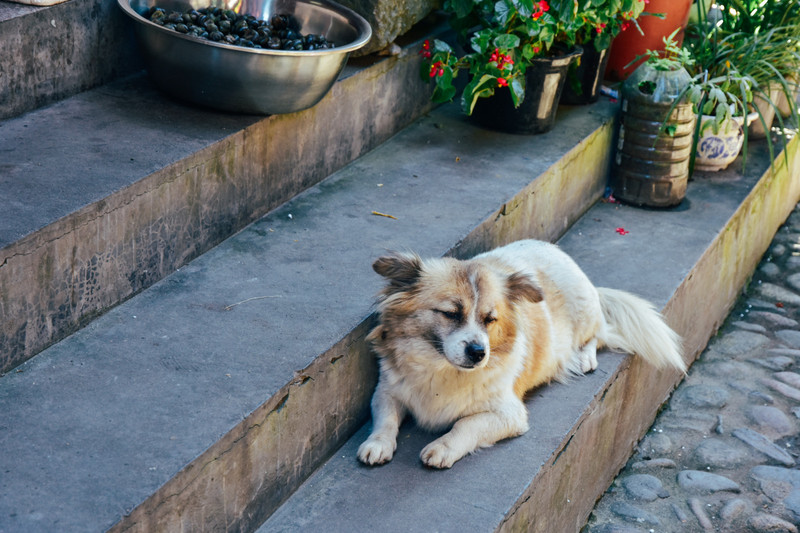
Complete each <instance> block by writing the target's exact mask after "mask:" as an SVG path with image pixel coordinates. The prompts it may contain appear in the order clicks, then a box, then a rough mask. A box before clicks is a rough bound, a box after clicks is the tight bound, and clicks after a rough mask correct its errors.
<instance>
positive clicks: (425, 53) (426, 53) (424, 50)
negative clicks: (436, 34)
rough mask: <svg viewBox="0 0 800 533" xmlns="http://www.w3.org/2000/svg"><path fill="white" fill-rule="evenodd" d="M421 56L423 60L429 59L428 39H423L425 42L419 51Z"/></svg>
mask: <svg viewBox="0 0 800 533" xmlns="http://www.w3.org/2000/svg"><path fill="white" fill-rule="evenodd" d="M419 53H420V54H422V57H424V58H425V59H430V57H431V42H430V41H429V40H428V39H425V42H424V43H422V49H421V50H420V51H419Z"/></svg>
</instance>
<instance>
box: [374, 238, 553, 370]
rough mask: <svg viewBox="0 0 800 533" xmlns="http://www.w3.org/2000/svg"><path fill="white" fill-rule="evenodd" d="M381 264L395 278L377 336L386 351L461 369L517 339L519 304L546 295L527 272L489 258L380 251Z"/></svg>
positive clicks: (472, 366)
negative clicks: (497, 266)
mask: <svg viewBox="0 0 800 533" xmlns="http://www.w3.org/2000/svg"><path fill="white" fill-rule="evenodd" d="M373 268H374V270H375V271H376V272H377V273H378V274H380V275H381V276H383V277H385V278H386V279H387V281H388V284H387V286H386V287H385V288H384V290H383V292H382V294H381V299H380V302H379V304H378V310H379V312H380V324H379V325H378V326H377V327H376V328H375V329H374V330H373V331H372V332H371V333H370V335H369V337H368V340H370V341H371V342H372V343H373V345H374V346H375V347H376V349H377V351H378V353H379V354H380V355H383V356H386V355H393V356H395V357H398V356H403V354H410V355H411V356H413V357H425V358H430V357H433V358H444V359H445V360H447V361H448V362H449V363H450V364H451V365H453V366H454V367H456V368H458V369H460V370H465V371H466V370H474V369H477V368H481V367H484V366H486V365H487V364H489V361H490V359H491V357H492V354H493V353H503V352H507V351H508V350H510V348H511V344H512V343H513V337H514V333H515V331H516V330H515V323H514V317H513V306H514V305H515V304H516V303H517V302H519V301H521V300H527V301H530V302H539V301H541V300H542V293H541V291H540V290H539V288H538V287H536V285H535V284H534V283H533V282H532V281H531V280H530V279H529V278H528V277H527V276H524V275H522V274H519V273H508V272H503V271H502V270H499V269H495V268H492V267H491V266H490V265H488V264H486V263H485V262H480V261H459V260H456V259H451V258H443V259H433V260H425V261H423V260H422V259H420V258H419V257H418V256H416V255H414V254H402V253H394V254H391V255H387V256H384V257H380V258H379V259H378V260H376V261H375V263H374V264H373Z"/></svg>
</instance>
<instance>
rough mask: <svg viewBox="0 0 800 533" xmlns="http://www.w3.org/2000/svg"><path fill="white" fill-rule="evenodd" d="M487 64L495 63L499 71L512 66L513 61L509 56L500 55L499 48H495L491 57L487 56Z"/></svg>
mask: <svg viewBox="0 0 800 533" xmlns="http://www.w3.org/2000/svg"><path fill="white" fill-rule="evenodd" d="M489 63H495V64H496V66H497V68H499V69H500V70H503V69H505V68H506V67H513V66H514V60H513V59H511V56H507V55H504V54H501V53H500V49H499V48H495V49H494V52H492V55H490V56H489Z"/></svg>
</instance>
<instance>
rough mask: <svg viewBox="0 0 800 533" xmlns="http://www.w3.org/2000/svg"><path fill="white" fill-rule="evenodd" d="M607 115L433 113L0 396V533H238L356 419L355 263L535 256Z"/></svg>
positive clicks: (563, 211) (584, 185)
mask: <svg viewBox="0 0 800 533" xmlns="http://www.w3.org/2000/svg"><path fill="white" fill-rule="evenodd" d="M395 61H397V60H395ZM410 79H412V80H415V78H410ZM389 104H391V101H390V100H387V105H389ZM615 111H616V107H615V106H614V105H610V104H608V103H601V104H597V105H594V106H592V107H589V108H580V109H579V108H575V109H567V108H565V109H564V110H563V112H561V113H560V115H559V122H558V125H557V127H556V129H555V130H554V131H552V132H551V133H549V134H546V135H541V136H536V137H522V136H511V135H502V134H496V133H491V132H487V131H484V130H481V129H477V128H474V127H472V126H471V125H469V123H468V122H467V121H466V120H465V118H464V117H462V116H460V114H459V113H458V110H457V106H456V105H452V106H446V107H444V108H441V109H439V110H436V111H434V112H432V113H431V114H430V115H429V116H426V117H424V118H422V119H420V120H419V121H417V122H416V123H415V124H414V125H413V126H411V127H409V128H406V129H405V130H403V132H402V133H400V134H398V135H396V136H395V137H393V138H392V139H391V140H389V141H388V142H387V143H384V144H382V145H381V146H380V147H378V148H377V149H375V150H374V151H372V152H370V153H369V154H367V155H365V156H363V157H361V158H359V159H358V160H356V161H355V162H353V163H352V164H350V165H348V166H347V167H345V168H344V169H343V170H341V171H339V172H337V173H335V174H334V175H333V176H331V177H330V178H328V179H326V180H325V181H323V182H321V183H320V184H319V185H317V186H314V187H312V188H311V189H309V190H308V191H306V192H304V193H302V194H300V195H299V196H297V197H296V198H294V199H293V200H291V201H290V202H288V203H286V204H284V205H282V206H280V207H279V208H277V209H275V210H274V211H272V212H271V213H270V214H269V215H268V216H266V217H265V218H263V219H260V220H258V221H257V222H256V223H254V224H252V225H250V226H248V227H247V228H246V229H245V230H243V231H241V232H240V233H238V234H237V235H235V236H234V237H232V238H230V239H228V240H226V241H225V242H223V243H222V244H220V245H219V246H218V247H216V248H214V249H213V250H211V251H209V252H207V253H205V254H203V255H202V256H200V257H199V258H197V259H196V260H194V261H192V262H191V263H189V264H188V265H186V266H185V267H183V268H181V269H180V270H179V271H178V272H176V273H174V274H172V275H170V276H167V277H166V278H165V279H163V280H162V281H160V282H158V283H156V284H154V285H153V286H151V287H150V288H149V289H147V290H145V291H144V292H142V293H141V294H139V295H137V296H134V297H133V298H131V299H129V300H128V301H126V302H125V303H123V304H121V305H119V306H117V307H115V308H114V309H112V310H110V311H109V312H108V313H106V314H105V315H103V316H101V317H100V318H98V319H96V320H94V321H93V322H91V323H90V324H89V325H88V326H87V327H85V328H84V329H82V330H80V331H77V332H76V333H74V334H73V335H71V336H70V337H68V338H66V339H64V340H63V341H61V342H58V343H57V344H55V345H53V346H52V347H50V348H48V349H47V350H45V351H43V352H42V353H40V354H39V355H38V356H36V357H34V358H33V359H31V360H30V361H28V362H26V363H25V364H23V365H21V366H19V367H18V368H17V369H15V370H14V371H13V372H11V373H9V374H6V375H5V376H3V377H2V378H0V411H2V412H3V418H2V420H1V421H0V426H2V431H1V432H0V448H2V449H3V450H4V453H3V454H2V459H0V471H2V472H3V473H4V474H3V476H2V477H0V490H1V491H2V493H3V494H4V495H7V496H6V497H4V498H3V499H2V501H0V530H9V531H17V530H23V531H31V532H34V531H52V530H54V529H57V530H63V531H75V530H86V529H89V530H98V529H108V528H112V529H113V530H120V531H121V530H136V531H175V530H179V529H181V528H182V529H184V530H191V531H202V530H219V529H238V530H252V529H255V528H256V527H257V526H258V525H259V524H260V523H261V522H262V521H263V520H264V519H266V518H267V517H268V516H269V515H270V514H271V513H272V511H273V510H274V509H275V508H277V506H278V505H279V504H280V502H282V501H283V500H284V499H286V498H287V497H288V496H289V495H290V494H291V493H292V491H293V490H294V488H295V487H296V486H298V485H299V484H300V483H301V482H302V481H303V480H304V479H305V478H306V477H307V476H308V475H309V474H310V473H311V472H313V470H314V469H315V468H316V467H317V466H318V464H319V463H320V461H322V460H324V459H326V458H327V457H329V456H330V455H331V454H332V453H333V452H334V450H336V449H337V448H338V447H339V446H340V445H341V443H343V442H345V441H346V440H347V439H348V438H349V437H350V435H351V434H352V433H353V431H355V430H356V429H357V428H358V427H360V426H361V425H362V424H363V422H364V420H365V418H366V415H367V411H366V407H367V404H368V401H369V397H370V395H371V392H372V388H373V386H374V383H375V365H374V361H373V360H372V357H371V355H370V354H369V353H368V352H367V350H366V349H365V347H364V345H363V336H364V334H365V332H366V331H367V329H368V327H369V324H370V318H369V317H370V313H371V302H372V299H373V296H374V294H375V292H376V291H377V289H378V286H379V284H380V281H379V280H378V279H377V276H375V275H374V274H372V273H371V269H370V264H371V262H372V259H373V258H374V257H375V256H376V255H378V254H380V253H382V252H383V251H384V250H385V249H387V248H400V249H403V248H413V249H415V250H418V251H419V252H421V253H423V254H430V255H441V254H443V253H447V252H448V251H449V252H450V253H454V254H457V255H470V254H472V253H474V252H475V251H477V250H480V249H484V248H487V247H490V246H493V245H495V244H499V243H501V242H504V241H508V240H513V239H516V238H521V237H524V236H532V235H533V236H538V237H540V238H544V239H555V238H556V237H557V236H558V235H560V234H561V233H563V232H564V231H565V230H566V229H567V228H568V227H570V226H571V225H572V224H573V223H574V221H575V220H576V219H578V218H579V217H580V215H581V214H582V213H583V212H584V211H585V210H586V209H587V208H588V207H589V206H590V205H591V204H592V203H593V202H595V201H596V200H597V199H598V198H599V197H600V195H601V193H602V191H603V188H604V184H605V177H606V169H607V166H608V160H609V155H610V146H611V141H612V137H613V127H612V122H613V116H614V113H615ZM312 112H313V111H312ZM351 114H352V113H351ZM355 118H357V117H354V120H355ZM359 120H360V119H359ZM278 124H280V122H279V121H278V120H276V121H275V122H273V123H272V124H271V127H270V128H269V133H270V134H275V132H276V130H277V129H278V128H277V125H278ZM373 133H374V132H373ZM373 133H370V135H372V134H373ZM236 135H237V136H244V137H247V136H248V135H260V134H259V133H258V132H257V131H253V127H250V128H246V129H245V130H244V131H243V132H241V133H238V134H236ZM263 135H267V133H266V131H265V132H264V133H263ZM364 135H365V137H366V136H367V132H365V133H364ZM226 142H231V143H233V144H234V145H235V142H233V141H232V140H231V141H229V140H228V139H225V140H222V141H221V142H220V143H226ZM220 143H217V144H216V145H213V146H214V147H216V146H217V145H218V144H220ZM214 149H217V148H214ZM231 149H233V148H231ZM236 174H237V173H236V172H232V173H230V175H231V176H233V175H236ZM198 183H201V182H200V181H198ZM202 183H203V185H204V186H205V184H206V183H207V182H206V181H202ZM373 211H375V212H380V213H384V214H388V215H391V216H393V217H395V218H388V217H385V216H379V215H375V214H373ZM18 257H24V255H14V256H12V258H11V259H9V261H8V262H7V263H6V264H5V266H4V267H3V268H7V267H8V266H9V265H10V264H11V262H12V261H13V260H14V258H18ZM6 286H8V285H6ZM398 464H400V463H398Z"/></svg>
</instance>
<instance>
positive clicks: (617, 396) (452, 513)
mask: <svg viewBox="0 0 800 533" xmlns="http://www.w3.org/2000/svg"><path fill="white" fill-rule="evenodd" d="M787 150H788V153H789V155H790V159H789V165H788V166H787V162H786V160H785V159H783V158H782V157H781V156H779V157H778V158H777V159H776V160H775V165H774V167H772V168H770V165H769V157H768V155H767V150H766V147H765V146H764V144H763V143H752V144H751V153H750V158H749V159H748V167H747V171H746V173H745V174H743V175H742V174H741V173H739V172H737V171H736V169H729V170H727V171H724V172H721V173H719V174H702V173H697V175H696V179H695V180H694V181H693V182H691V183H690V186H689V190H688V196H687V199H686V200H685V201H684V203H682V204H681V205H680V206H679V207H678V208H676V209H672V210H647V209H637V208H633V207H626V206H621V205H619V204H613V203H602V202H600V203H597V204H595V205H594V206H593V207H592V208H591V209H590V210H589V211H588V212H587V213H586V214H585V215H584V216H582V217H581V219H580V220H578V221H577V222H576V223H575V224H574V225H573V226H572V227H570V229H569V231H567V232H566V234H565V235H564V236H563V237H561V239H560V240H559V243H560V245H561V246H562V248H563V249H565V250H566V251H567V252H568V253H570V254H571V255H572V256H573V257H574V258H575V259H576V260H577V262H578V263H579V264H580V265H581V266H582V267H583V268H584V270H585V271H586V272H587V273H588V274H589V276H590V278H591V279H592V280H593V281H594V283H595V284H596V285H599V286H607V287H615V288H621V289H625V290H629V291H632V292H635V293H637V294H640V295H642V296H644V297H646V298H648V299H650V300H651V301H653V302H654V303H656V304H657V306H658V307H659V308H663V312H664V314H665V316H666V318H667V321H668V322H669V323H670V324H671V325H672V326H673V327H674V328H675V329H676V330H677V331H678V332H680V333H681V334H682V336H683V338H684V345H685V351H686V358H687V360H693V359H694V357H696V356H697V354H698V353H699V352H700V351H701V350H702V348H703V347H704V346H705V344H706V342H707V340H708V338H709V336H710V335H712V334H713V333H714V332H715V331H716V330H717V328H718V327H719V325H720V324H721V322H722V321H723V320H724V318H725V317H726V316H727V314H728V311H729V309H730V307H731V306H732V305H733V303H734V302H735V300H736V297H737V296H738V293H739V291H740V289H741V287H742V286H743V284H744V283H745V281H746V280H747V279H748V277H749V276H750V275H751V273H752V271H753V269H754V268H755V266H756V264H757V262H758V260H759V258H760V257H761V256H762V254H763V253H764V251H765V250H766V248H767V246H768V245H769V243H770V240H771V238H772V236H773V235H774V233H775V231H777V229H778V227H779V226H780V224H781V223H782V222H783V221H784V220H785V218H786V217H787V216H788V215H789V213H790V212H791V211H792V209H793V208H794V206H795V204H796V203H797V201H798V199H800V159H799V158H798V156H799V155H800V152H799V150H800V144H798V139H797V138H795V139H794V140H792V141H791V143H790V145H789V147H788V148H787ZM566 197H567V196H566V194H565V195H564V196H559V197H556V198H554V200H555V201H561V200H563V199H564V198H566ZM616 228H624V229H625V230H627V231H628V232H629V233H627V234H625V235H620V234H619V233H617V231H616ZM423 252H430V250H423ZM598 359H599V360H600V366H599V368H598V369H597V370H596V371H595V372H594V373H592V374H590V375H587V376H585V377H581V378H576V379H575V380H573V382H572V383H569V384H566V385H563V384H553V385H549V386H545V387H542V388H540V389H538V390H536V391H535V392H534V393H533V394H532V396H531V397H530V399H529V400H528V402H527V405H528V408H529V412H530V425H531V430H530V431H529V432H528V433H526V434H525V435H523V436H521V437H518V438H514V439H510V440H507V441H504V442H501V443H498V444H497V445H495V446H494V447H493V448H491V449H488V450H484V451H481V452H479V453H476V454H475V455H472V456H468V457H466V458H464V459H462V460H461V461H459V462H457V463H456V464H455V465H454V466H453V468H452V469H450V470H447V471H434V470H430V469H426V468H424V467H423V466H422V464H421V462H420V460H419V452H420V450H421V449H422V448H423V447H424V446H425V445H426V444H427V443H428V442H430V441H432V440H433V439H435V438H437V437H438V436H439V435H438V434H430V433H426V432H424V431H421V430H420V429H418V428H417V427H415V426H414V424H413V422H409V421H407V422H406V423H405V424H404V425H403V427H402V428H401V432H400V435H399V437H398V448H397V452H396V454H395V457H394V459H393V460H392V461H391V462H390V463H388V464H386V465H384V466H381V467H373V468H369V467H365V466H363V465H361V464H359V462H358V460H357V459H356V450H357V448H358V445H359V444H360V443H361V442H363V440H364V439H365V438H366V437H367V435H368V434H369V430H370V425H369V424H366V425H365V426H363V427H362V428H361V429H359V430H358V431H357V432H356V433H355V435H354V436H353V437H352V438H350V439H349V440H348V441H347V442H346V443H345V444H344V445H343V446H342V448H341V449H339V450H338V451H337V452H336V453H335V454H334V455H333V456H332V457H331V458H330V459H329V460H328V461H327V462H326V463H325V464H324V465H323V466H322V467H321V468H320V469H319V470H318V471H317V472H315V473H314V474H313V475H312V476H311V477H309V479H308V480H307V481H306V482H305V483H304V484H303V485H302V486H301V487H300V488H299V489H298V490H297V491H296V492H295V493H294V494H293V495H292V497H291V498H289V499H288V500H287V501H286V502H285V503H284V504H283V505H282V506H281V507H280V508H279V509H278V510H277V511H276V512H275V513H274V514H272V516H271V517H270V518H269V519H268V520H267V521H266V522H265V523H264V524H263V525H262V527H261V528H260V529H258V533H273V532H288V531H382V532H395V531H396V532H403V533H407V532H427V531H437V532H463V531H530V532H543V533H552V532H569V531H576V532H577V531H579V530H580V529H581V528H582V527H583V526H584V524H585V523H586V519H587V517H588V515H589V513H590V512H591V510H592V508H593V507H594V503H595V501H596V500H597V499H598V498H599V497H600V495H601V494H602V493H603V492H604V491H605V490H606V489H607V487H608V486H609V484H610V482H611V480H612V479H613V478H614V475H615V474H616V473H617V471H618V470H619V468H620V467H621V466H622V465H623V464H624V463H625V461H626V460H627V458H628V457H629V456H630V453H631V452H632V449H633V446H634V445H635V443H636V442H637V441H638V440H639V439H640V438H641V437H642V436H643V435H644V433H645V432H646V431H647V429H648V428H649V426H650V424H651V422H652V420H653V419H654V417H655V415H656V413H657V411H658V409H659V407H660V406H661V405H662V403H663V402H664V401H665V399H667V397H668V395H669V394H670V392H671V391H672V389H673V387H674V386H675V384H676V382H678V381H679V380H680V378H681V376H680V375H678V373H677V372H675V371H663V372H660V371H655V370H653V369H652V368H651V367H649V366H647V365H646V364H645V363H642V362H640V361H639V360H637V359H635V358H633V357H628V356H623V355H621V354H616V353H604V354H600V356H599V357H598Z"/></svg>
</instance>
